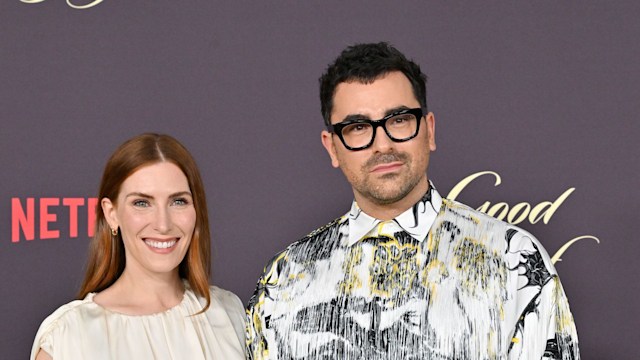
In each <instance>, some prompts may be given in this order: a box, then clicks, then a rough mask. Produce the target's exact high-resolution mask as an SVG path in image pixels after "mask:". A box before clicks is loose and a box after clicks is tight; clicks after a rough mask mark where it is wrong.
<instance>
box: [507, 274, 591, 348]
mask: <svg viewBox="0 0 640 360" xmlns="http://www.w3.org/2000/svg"><path fill="white" fill-rule="evenodd" d="M509 359H519V360H525V359H543V360H556V359H558V360H579V359H580V352H579V350H578V336H577V331H576V327H575V324H574V321H573V316H572V315H571V311H570V310H569V302H568V301H567V297H566V295H565V293H564V290H563V288H562V284H560V279H559V278H558V276H557V275H553V276H552V277H551V278H550V279H549V281H547V282H546V284H545V285H544V286H543V287H542V288H541V289H540V292H539V293H538V294H537V295H536V296H535V297H534V298H533V299H532V300H531V302H530V303H529V305H528V306H527V308H526V309H525V310H524V312H523V313H522V314H521V316H520V319H519V321H518V324H517V325H516V331H515V333H514V336H513V339H512V344H511V347H510V349H509Z"/></svg>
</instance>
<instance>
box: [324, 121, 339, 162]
mask: <svg viewBox="0 0 640 360" xmlns="http://www.w3.org/2000/svg"><path fill="white" fill-rule="evenodd" d="M320 139H321V140H322V146H324V148H325V150H327V153H328V154H329V157H330V158H331V165H332V166H333V167H334V168H338V167H340V162H339V161H338V157H337V156H336V147H335V144H334V143H333V134H331V133H330V132H328V131H327V130H322V134H320Z"/></svg>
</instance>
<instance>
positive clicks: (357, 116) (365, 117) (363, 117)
mask: <svg viewBox="0 0 640 360" xmlns="http://www.w3.org/2000/svg"><path fill="white" fill-rule="evenodd" d="M407 109H409V107H408V106H405V105H400V106H396V107H394V108H391V109H387V110H386V111H385V112H384V116H387V115H390V114H393V113H396V112H398V111H402V110H407ZM355 120H371V117H370V116H369V115H363V114H349V115H347V116H345V117H344V119H342V121H341V122H345V121H355Z"/></svg>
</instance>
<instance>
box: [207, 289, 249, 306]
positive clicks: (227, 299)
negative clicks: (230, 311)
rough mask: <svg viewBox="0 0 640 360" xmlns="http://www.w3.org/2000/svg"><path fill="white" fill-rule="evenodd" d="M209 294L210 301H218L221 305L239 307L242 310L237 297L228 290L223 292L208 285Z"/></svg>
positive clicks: (240, 302)
mask: <svg viewBox="0 0 640 360" xmlns="http://www.w3.org/2000/svg"><path fill="white" fill-rule="evenodd" d="M209 293H211V298H212V299H216V300H218V301H219V302H220V303H222V304H223V305H229V306H240V307H241V308H244V307H243V305H242V301H240V298H239V297H238V295H236V294H234V293H233V292H231V291H229V290H225V289H223V288H221V287H218V286H215V285H209Z"/></svg>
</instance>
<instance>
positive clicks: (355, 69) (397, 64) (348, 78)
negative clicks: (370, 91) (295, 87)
mask: <svg viewBox="0 0 640 360" xmlns="http://www.w3.org/2000/svg"><path fill="white" fill-rule="evenodd" d="M392 71H400V72H402V73H403V74H404V75H405V76H406V77H407V78H408V79H409V81H410V82H411V86H412V88H413V94H414V95H415V97H416V99H417V100H418V102H419V103H420V107H421V108H422V110H423V112H424V113H425V114H426V113H427V86H426V83H427V77H426V76H425V75H424V74H423V73H422V71H421V70H420V66H418V64H416V63H414V62H413V61H411V60H408V59H407V58H406V57H405V56H404V55H403V54H402V53H401V52H400V51H398V50H397V49H396V48H394V47H393V46H391V45H389V44H388V43H386V42H379V43H370V44H356V45H353V46H349V47H348V48H346V49H344V50H343V51H342V53H341V54H340V56H338V58H337V59H336V60H335V61H334V62H333V64H331V65H329V67H327V70H326V72H325V73H324V74H323V75H322V76H321V77H320V106H321V111H322V117H323V118H324V123H325V125H326V126H329V125H331V112H332V111H333V96H334V94H335V91H336V87H337V86H338V85H339V84H340V83H343V82H352V81H357V82H360V83H364V84H370V83H372V82H374V81H375V80H376V79H379V78H380V77H381V76H384V75H386V74H388V73H390V72H392Z"/></svg>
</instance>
